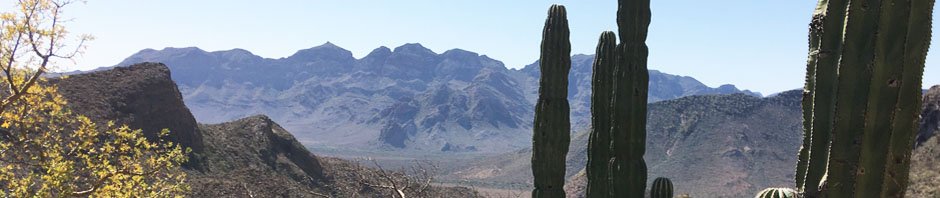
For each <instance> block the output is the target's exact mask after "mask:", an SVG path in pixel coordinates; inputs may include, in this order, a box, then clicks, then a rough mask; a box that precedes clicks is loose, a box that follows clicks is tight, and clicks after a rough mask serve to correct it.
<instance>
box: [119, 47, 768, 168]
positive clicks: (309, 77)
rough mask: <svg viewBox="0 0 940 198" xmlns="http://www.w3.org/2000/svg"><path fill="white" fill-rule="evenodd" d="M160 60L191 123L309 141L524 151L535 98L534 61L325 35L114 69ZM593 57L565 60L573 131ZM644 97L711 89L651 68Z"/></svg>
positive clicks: (151, 57) (145, 57)
mask: <svg viewBox="0 0 940 198" xmlns="http://www.w3.org/2000/svg"><path fill="white" fill-rule="evenodd" d="M146 61H151V62H162V63H165V64H166V65H167V66H168V67H169V68H170V70H172V71H173V73H172V75H173V79H174V81H176V83H177V84H178V85H179V88H180V90H181V92H182V96H183V98H184V100H185V102H186V105H187V106H188V107H189V109H190V110H191V111H192V112H193V115H195V117H196V119H197V120H198V121H200V122H205V123H218V122H223V121H228V120H234V119H237V118H242V117H247V116H250V115H255V114H265V115H269V116H270V117H271V119H272V120H275V121H277V122H278V123H281V124H282V126H284V128H286V129H287V130H289V131H292V132H294V134H295V136H297V138H298V140H299V141H300V142H302V143H304V144H305V145H308V146H314V147H321V148H344V149H348V148H360V149H364V150H376V149H378V150H387V149H395V150H402V149H404V150H414V151H442V152H480V153H496V152H499V153H501V152H505V151H509V150H514V149H520V148H524V147H527V146H528V145H529V144H530V141H531V125H532V124H531V118H532V116H533V115H534V114H533V108H534V102H535V100H536V99H537V95H536V94H537V91H538V77H539V71H538V70H539V69H538V66H537V62H536V63H533V64H531V65H529V66H526V67H524V68H522V69H519V70H516V69H513V70H510V69H507V68H506V67H505V66H504V65H503V64H502V63H501V62H500V61H497V60H494V59H491V58H489V57H487V56H485V55H483V56H481V55H479V54H476V53H473V52H469V51H465V50H460V49H453V50H448V51H446V52H444V53H441V54H438V53H435V52H433V51H431V50H429V49H427V48H424V47H423V46H421V45H420V44H406V45H403V46H399V47H396V48H395V49H394V50H392V49H389V48H386V47H380V48H377V49H375V50H373V51H372V52H371V53H369V54H368V55H366V56H365V57H363V58H361V59H356V58H354V57H353V56H352V53H351V52H349V51H348V50H345V49H342V48H340V47H338V46H336V45H333V44H331V43H326V44H324V45H321V46H317V47H313V48H310V49H304V50H300V51H298V52H297V53H295V54H293V55H291V56H289V57H286V58H279V59H270V58H262V57H260V56H257V55H254V54H252V53H251V52H248V51H246V50H242V49H233V50H228V51H217V52H206V51H203V50H200V49H198V48H194V47H190V48H165V49H163V50H153V49H146V50H142V51H140V52H138V53H136V54H134V55H132V56H130V57H128V58H126V59H125V60H124V61H123V62H121V63H120V64H119V65H129V64H134V63H138V62H146ZM592 61H593V56H590V55H575V56H572V71H571V75H570V79H571V80H570V82H571V86H570V91H569V93H570V94H571V95H570V103H571V107H572V116H573V118H572V122H573V123H574V126H573V128H572V129H574V130H578V129H582V128H584V127H586V126H587V125H586V123H587V115H589V106H590V104H589V103H590V100H589V98H590V77H591V62H592ZM650 79H651V83H650V101H659V100H664V99H672V98H677V97H682V96H688V95H698V94H726V93H747V94H750V95H755V96H759V94H758V93H752V92H749V91H746V90H745V91H740V90H738V89H737V88H735V87H734V86H732V85H724V86H721V87H719V88H710V87H707V86H705V85H704V84H702V83H701V82H698V81H696V80H695V79H693V78H691V77H683V76H675V75H669V74H664V73H660V72H658V71H650Z"/></svg>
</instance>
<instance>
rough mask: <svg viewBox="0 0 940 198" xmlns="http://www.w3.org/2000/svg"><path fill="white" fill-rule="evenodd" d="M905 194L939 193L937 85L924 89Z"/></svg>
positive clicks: (939, 92) (939, 108)
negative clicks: (909, 179) (908, 181)
mask: <svg viewBox="0 0 940 198" xmlns="http://www.w3.org/2000/svg"><path fill="white" fill-rule="evenodd" d="M922 108H923V110H921V113H920V116H921V120H920V122H919V123H918V131H917V139H916V141H915V145H916V146H915V149H914V152H913V154H912V155H911V184H910V186H909V187H908V190H907V197H929V198H934V197H940V138H938V137H937V136H936V134H937V133H940V85H935V86H933V87H931V88H930V89H929V90H927V91H925V94H924V104H923V106H922Z"/></svg>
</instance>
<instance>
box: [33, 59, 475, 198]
mask: <svg viewBox="0 0 940 198" xmlns="http://www.w3.org/2000/svg"><path fill="white" fill-rule="evenodd" d="M49 82H50V83H52V84H54V85H56V86H57V87H58V93H59V94H61V95H62V96H63V98H65V99H66V100H67V101H68V107H69V108H70V109H71V110H72V111H73V112H75V113H76V114H80V115H86V116H88V118H89V119H91V120H92V121H94V122H96V123H99V126H103V125H105V124H104V123H108V122H109V121H114V123H115V124H117V125H118V126H120V125H127V126H129V127H130V128H133V129H141V130H142V131H143V133H144V135H145V136H147V137H148V139H151V140H152V139H154V138H156V134H157V133H159V132H160V131H161V130H162V129H164V128H167V129H169V130H170V133H169V136H168V137H167V140H169V141H173V142H176V143H179V144H180V145H181V146H184V147H188V148H191V149H192V153H191V154H190V155H189V161H188V162H187V163H186V164H183V166H182V169H183V171H185V172H186V180H185V181H186V183H187V184H188V185H189V186H190V187H191V189H190V191H189V192H188V193H187V195H186V196H187V197H255V196H258V197H388V196H390V195H391V194H390V193H391V192H383V191H385V190H383V189H378V188H374V187H369V186H367V185H366V184H369V183H372V184H380V183H381V182H383V181H385V179H384V178H382V177H380V176H378V175H370V174H365V173H369V172H372V171H375V169H371V168H366V167H364V166H361V165H359V164H358V163H356V162H351V161H348V160H343V159H337V158H330V157H320V156H316V155H314V154H313V153H311V152H310V151H308V150H307V149H306V148H305V147H304V146H303V145H301V144H300V142H298V141H297V140H296V139H295V138H294V136H292V135H291V133H290V132H288V131H287V130H285V129H284V128H282V127H281V126H280V125H279V124H277V123H276V122H274V121H273V120H271V119H270V118H268V117H267V116H265V115H253V116H249V117H245V118H240V119H237V120H232V121H228V122H224V123H219V124H201V123H197V122H196V119H195V118H194V117H193V115H192V114H191V113H190V111H189V109H188V108H187V107H186V106H185V105H183V100H182V94H181V93H180V92H179V91H178V90H177V86H176V84H175V83H174V82H173V81H172V80H171V79H170V70H169V69H168V68H167V67H166V66H164V65H163V64H159V63H143V64H136V65H131V66H128V67H115V68H111V69H108V70H103V71H97V72H90V73H85V74H77V75H70V76H69V77H68V78H53V79H50V80H49ZM427 193H434V194H447V195H448V196H449V197H480V196H479V195H478V194H477V193H476V192H474V191H473V190H471V189H468V188H463V187H438V186H432V187H429V188H428V189H427Z"/></svg>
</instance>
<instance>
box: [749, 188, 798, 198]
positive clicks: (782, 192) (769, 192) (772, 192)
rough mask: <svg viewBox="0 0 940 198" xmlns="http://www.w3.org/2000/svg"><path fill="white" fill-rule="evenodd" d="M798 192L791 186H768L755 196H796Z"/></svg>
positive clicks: (770, 197)
mask: <svg viewBox="0 0 940 198" xmlns="http://www.w3.org/2000/svg"><path fill="white" fill-rule="evenodd" d="M798 194H799V193H797V192H796V191H795V190H793V189H789V188H768V189H764V190H763V191H760V193H757V196H756V197H754V198H796V197H797V195H798Z"/></svg>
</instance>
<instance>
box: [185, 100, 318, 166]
mask: <svg viewBox="0 0 940 198" xmlns="http://www.w3.org/2000/svg"><path fill="white" fill-rule="evenodd" d="M200 129H201V131H203V132H204V133H205V137H206V139H205V140H206V146H207V147H206V148H207V149H206V152H205V155H206V156H207V157H208V161H207V163H208V166H207V168H208V169H209V170H208V171H209V172H226V171H230V170H235V169H243V168H246V167H251V168H255V169H259V170H264V171H265V172H272V173H280V174H285V175H287V176H289V177H290V178H292V179H294V180H296V181H306V180H308V179H313V181H322V180H323V179H324V173H323V166H321V164H320V160H319V159H318V158H317V156H314V155H313V153H310V151H307V148H305V147H304V146H303V145H301V144H300V142H297V139H294V136H293V135H291V134H290V133H288V132H287V130H285V129H284V128H282V127H281V126H280V125H278V124H277V123H274V121H271V118H268V117H267V116H265V115H255V116H251V117H247V118H242V119H239V120H235V121H231V122H225V123H220V124H212V125H202V126H201V127H200Z"/></svg>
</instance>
